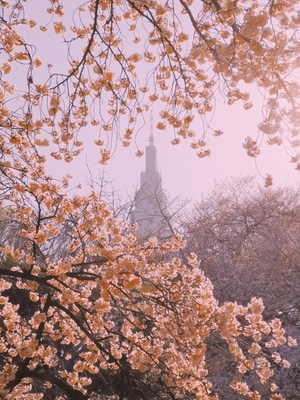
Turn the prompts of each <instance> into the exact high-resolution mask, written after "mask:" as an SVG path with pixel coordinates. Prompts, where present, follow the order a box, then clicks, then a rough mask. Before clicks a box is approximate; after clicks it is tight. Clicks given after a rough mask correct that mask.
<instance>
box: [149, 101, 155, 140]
mask: <svg viewBox="0 0 300 400" xmlns="http://www.w3.org/2000/svg"><path fill="white" fill-rule="evenodd" d="M153 143H154V136H153V110H152V109H151V110H150V137H149V144H150V145H153Z"/></svg>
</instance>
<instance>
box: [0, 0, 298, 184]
mask: <svg viewBox="0 0 300 400" xmlns="http://www.w3.org/2000/svg"><path fill="white" fill-rule="evenodd" d="M0 24H1V39H0V43H1V44H0V47H1V66H0V71H1V74H0V85H1V88H2V89H1V101H2V104H3V106H2V114H1V118H2V122H1V124H0V126H1V129H4V130H5V134H6V135H7V134H8V132H9V134H10V135H11V136H12V138H13V139H12V140H15V141H16V140H22V139H21V137H20V135H21V134H20V132H19V131H22V132H23V133H22V134H23V135H26V132H27V131H28V130H30V131H31V132H34V139H33V141H34V144H35V146H38V147H40V146H47V145H48V144H49V143H52V144H51V150H50V152H51V153H52V156H53V157H55V158H58V159H61V158H64V159H65V160H66V161H71V160H72V158H73V157H74V156H76V155H77V154H78V153H79V152H80V151H81V149H82V144H83V143H82V141H83V136H80V135H79V132H80V131H83V129H82V128H85V127H87V126H90V127H91V128H90V129H89V131H90V132H93V133H91V134H93V135H94V141H95V145H97V146H99V151H100V157H99V160H100V162H101V163H104V164H105V163H106V162H107V161H108V160H109V158H110V157H111V153H112V150H113V149H114V147H115V145H116V143H117V142H118V141H120V142H121V143H122V144H123V145H124V146H129V145H130V143H131V142H132V139H133V138H134V137H136V135H137V134H138V133H139V131H140V130H141V127H142V124H143V121H144V116H145V113H147V111H148V110H149V108H151V107H152V105H153V104H154V103H155V102H159V108H160V109H161V113H160V118H161V120H160V121H159V122H158V123H157V127H158V128H159V129H165V128H167V127H168V126H170V127H172V130H173V131H174V138H173V140H172V143H173V144H177V143H179V141H180V139H181V138H187V139H190V141H191V146H192V148H194V149H195V150H196V153H197V155H198V156H199V157H200V158H202V157H206V156H208V155H209V154H210V144H211V137H212V136H218V135H220V134H221V133H222V129H221V128H222V127H218V126H215V123H214V121H213V118H212V117H213V115H214V114H215V113H216V102H217V101H218V98H217V95H216V93H217V92H220V93H221V95H222V96H223V98H224V99H225V101H226V102H227V103H228V104H233V103H235V102H238V101H239V102H242V103H243V105H244V108H245V109H248V108H251V106H252V102H253V101H257V100H256V99H257V98H256V97H255V96H256V95H254V97H255V100H253V101H252V97H251V95H250V93H253V91H254V92H255V90H256V89H257V90H256V92H260V93H261V94H262V97H263V99H264V100H263V109H262V120H261V122H260V124H259V126H258V128H259V132H260V133H259V137H257V136H256V134H255V135H253V137H247V138H246V139H245V144H244V147H245V149H246V151H247V154H248V155H249V156H251V157H256V156H257V155H258V154H259V152H260V149H259V144H260V142H261V139H263V140H265V141H267V142H268V143H269V144H281V143H283V144H284V145H285V147H286V149H287V151H288V152H289V153H290V155H291V161H292V162H293V163H295V166H296V168H297V169H300V164H299V152H298V146H299V138H298V126H299V119H300V115H299V104H298V97H299V84H298V77H299V72H298V68H299V65H300V63H299V4H298V1H297V0H289V1H287V0H286V1H280V2H276V1H267V0H266V1H263V2H258V1H253V0H251V1H244V0H243V1H230V0H226V1H225V0H219V1H218V0H213V1H197V2H195V1H193V0H177V1H175V0H174V1H166V2H164V3H162V2H159V1H156V0H145V1H140V0H136V1H133V0H117V1H112V0H101V1H100V0H89V1H86V2H84V3H83V4H82V2H81V0H75V1H72V4H71V3H69V2H63V1H59V0H49V1H42V2H40V3H39V12H38V13H37V10H36V9H35V4H34V3H33V2H32V1H27V2H25V1H22V0H11V1H1V16H0ZM44 43H51V47H53V49H54V51H53V54H54V57H52V58H51V60H49V59H48V58H47V56H45V52H44V48H43V47H44ZM55 54H57V57H56V56H55ZM44 59H46V60H47V61H44ZM297 74H298V75H297ZM16 82H20V83H18V84H17V85H16ZM256 92H255V93H256ZM201 121H202V129H201V131H202V132H200V133H198V132H199V124H201ZM85 130H86V129H85ZM195 131H196V132H197V133H195ZM53 144H55V145H56V147H55V149H54V148H53ZM136 153H137V155H141V154H142V151H141V150H140V149H137V152H136ZM267 178H268V177H267ZM266 183H267V184H270V183H271V181H270V178H268V179H267V182H266Z"/></svg>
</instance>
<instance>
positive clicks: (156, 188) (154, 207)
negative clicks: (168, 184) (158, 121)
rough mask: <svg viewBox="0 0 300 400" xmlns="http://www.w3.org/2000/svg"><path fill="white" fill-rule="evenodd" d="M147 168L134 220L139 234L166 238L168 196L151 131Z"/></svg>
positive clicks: (136, 201)
mask: <svg viewBox="0 0 300 400" xmlns="http://www.w3.org/2000/svg"><path fill="white" fill-rule="evenodd" d="M145 155H146V169H145V171H143V172H141V177H140V188H139V190H138V191H137V192H136V195H135V201H134V211H133V220H134V222H137V224H138V229H137V236H139V237H141V238H143V239H145V238H149V237H151V236H157V237H160V238H165V237H167V236H169V234H170V232H169V229H168V223H167V218H168V217H167V207H166V203H167V202H166V196H165V194H164V191H163V188H162V180H161V176H160V173H159V171H158V168H157V150H156V147H155V145H154V137H153V134H152V132H151V134H150V137H149V145H148V146H146V154H145Z"/></svg>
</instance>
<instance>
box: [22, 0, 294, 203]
mask: <svg viewBox="0 0 300 400" xmlns="http://www.w3.org/2000/svg"><path fill="white" fill-rule="evenodd" d="M76 2H77V3H78V2H79V1H77V0H76ZM31 11H32V16H33V17H36V18H38V17H39V16H38V15H37V12H36V9H32V10H31ZM39 22H42V21H39ZM27 33H28V32H27ZM30 34H31V35H34V34H35V33H34V32H33V31H32V33H29V38H30ZM40 37H41V46H40V47H39V48H38V51H37V54H38V55H39V56H40V58H41V59H42V60H43V61H44V63H45V64H46V65H47V63H51V62H52V60H53V62H54V63H56V62H58V65H59V64H60V62H62V63H63V60H64V59H65V54H64V51H63V49H64V48H65V47H64V46H60V45H62V43H55V39H54V38H55V36H53V34H52V36H51V46H49V44H48V43H46V42H45V41H44V40H45V39H46V40H50V36H49V37H48V39H47V35H46V36H45V35H43V34H41V36H40ZM32 38H33V40H34V39H36V38H35V37H32ZM52 39H54V41H52ZM60 40H61V38H60ZM34 41H36V40H34ZM59 49H60V51H62V53H59ZM39 73H42V71H41V72H37V74H38V75H37V77H39ZM252 102H253V104H254V106H255V107H254V108H253V109H251V110H248V111H245V110H244V109H243V107H242V105H240V104H237V105H234V106H226V105H224V100H223V97H222V96H221V95H220V97H219V98H217V101H216V109H215V110H214V112H215V115H214V120H213V123H214V126H215V127H216V129H221V130H222V131H224V135H223V136H220V137H213V138H210V140H209V147H210V149H211V152H212V153H211V155H210V157H208V158H205V159H199V158H198V157H197V155H196V152H195V151H194V150H193V149H192V148H191V147H190V142H184V141H182V142H181V143H180V144H179V145H177V146H173V145H171V143H170V142H171V140H172V139H173V138H174V136H173V134H172V130H171V128H167V129H166V131H159V130H157V129H156V128H155V125H156V123H157V122H158V120H159V117H158V114H159V103H157V104H156V105H155V106H154V108H153V125H154V128H153V133H154V138H155V145H156V147H157V151H158V165H159V170H160V172H161V175H162V180H163V185H164V188H165V189H166V191H167V193H169V194H170V196H171V197H175V196H177V195H182V196H183V197H190V198H193V199H197V198H200V197H201V195H202V194H206V193H208V192H209V190H210V188H211V187H212V186H213V185H214V182H215V181H218V180H220V179H229V178H230V177H238V176H245V175H251V176H256V177H257V181H258V183H261V184H262V185H263V183H264V180H263V178H262V177H260V175H259V174H261V175H262V176H264V177H265V176H266V174H271V175H272V176H273V179H274V185H275V187H276V186H277V185H287V184H289V185H294V184H296V185H298V183H299V180H300V172H297V171H295V170H294V165H292V164H291V163H290V162H289V156H288V155H287V154H286V152H285V150H284V148H283V147H274V145H273V146H269V145H263V146H262V154H261V155H260V156H259V157H258V159H257V165H258V168H259V171H258V170H257V169H256V166H255V162H254V160H253V159H251V158H249V157H248V156H247V155H246V151H245V150H244V148H243V147H242V144H243V142H244V140H245V137H247V136H251V137H252V138H253V139H255V137H256V134H257V128H256V126H257V123H258V122H260V119H261V118H260V117H261V116H260V109H261V106H260V103H261V99H259V98H257V101H256V99H252ZM195 118H197V117H195ZM145 119H146V123H145V127H144V129H143V130H142V131H141V132H140V133H139V135H138V136H137V138H136V141H137V143H138V146H139V148H140V149H141V150H144V148H145V146H146V145H147V143H148V138H149V134H150V114H149V115H146V116H145ZM197 126H198V125H197ZM201 127H202V122H201V120H200V118H199V129H202V128H201ZM91 133H92V128H89V127H86V128H84V130H83V131H82V132H81V134H80V140H83V141H84V143H85V151H84V153H83V154H82V155H81V156H80V157H79V158H78V159H76V160H75V161H74V162H73V163H70V164H66V163H63V162H57V161H55V160H49V161H48V166H49V169H50V172H51V173H52V175H53V177H59V176H61V175H63V174H65V173H71V174H72V175H73V176H74V179H73V184H74V185H76V184H78V183H82V184H83V187H84V184H85V182H86V180H87V176H88V168H87V166H86V160H87V162H88V166H89V169H90V171H91V173H92V174H93V176H94V177H95V178H97V176H99V175H101V173H102V171H103V167H102V166H101V165H100V164H99V163H98V160H99V148H96V146H95V145H93V141H94V140H95V138H96V137H95V136H94V135H91ZM197 133H198V132H197ZM201 133H202V132H200V134H201ZM135 151H136V147H135V144H134V142H133V143H132V145H131V146H130V147H128V148H123V147H122V145H121V143H120V142H119V146H118V148H117V150H116V152H115V154H114V155H113V157H112V159H111V161H110V162H109V164H108V166H106V167H105V168H104V171H105V174H106V179H107V180H109V181H112V185H113V187H114V188H115V190H117V191H119V192H120V194H122V195H124V196H126V193H127V192H128V193H129V194H133V193H134V191H135V190H136V189H137V187H138V185H139V178H140V172H141V170H142V169H143V167H144V164H145V159H144V157H143V158H137V157H136V156H135V155H134V153H135Z"/></svg>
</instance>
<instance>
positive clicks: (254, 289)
mask: <svg viewBox="0 0 300 400" xmlns="http://www.w3.org/2000/svg"><path fill="white" fill-rule="evenodd" d="M299 210H300V209H299V189H293V188H288V187H287V188H281V189H272V190H271V189H270V188H268V189H264V188H259V187H256V186H255V185H254V183H253V179H252V178H249V177H246V178H240V179H232V180H229V181H224V182H221V183H219V184H218V185H216V186H215V188H214V190H213V191H212V193H211V194H210V195H209V196H207V198H205V199H203V201H201V202H199V203H198V204H197V205H196V206H195V208H194V210H193V211H192V212H191V215H192V218H191V217H190V218H188V223H187V226H186V232H185V238H186V240H187V246H186V248H185V250H184V251H188V250H191V249H192V250H193V251H195V252H196V253H197V254H199V256H201V268H202V269H203V271H204V273H205V274H206V276H207V277H209V278H210V279H211V281H212V283H213V285H214V295H215V297H216V298H217V299H218V300H219V301H220V302H221V303H222V302H225V301H237V302H239V303H240V304H244V305H245V304H247V303H248V302H249V300H250V299H251V298H252V297H261V298H262V299H263V301H264V305H265V310H264V314H263V315H264V317H265V318H266V320H267V321H270V320H271V319H273V318H276V317H277V318H278V317H280V319H281V321H282V323H283V326H284V328H285V329H286V331H287V332H289V334H290V335H292V336H294V337H295V338H297V339H298V341H299V339H300V337H299V326H300V307H299V306H300V305H299V300H298V299H299V294H300V280H299V239H300V238H299V221H300V219H299ZM213 339H214V340H213V341H211V344H212V345H211V346H210V347H209V351H208V355H210V356H211V357H208V359H209V358H211V360H210V362H209V364H210V365H211V367H212V370H213V374H214V375H215V376H216V375H218V380H219V382H218V383H219V386H220V388H223V392H222V395H224V384H223V383H224V382H222V379H224V376H225V374H224V370H225V371H227V375H228V376H230V374H231V373H232V372H231V370H230V359H228V358H227V357H222V356H221V354H222V351H221V350H220V347H221V348H222V344H221V341H220V340H219V339H218V337H217V336H215V337H214V338H213ZM216 349H217V350H216ZM283 354H284V353H283ZM299 357H300V348H299V346H298V347H297V348H296V349H293V351H292V353H291V354H290V356H289V360H290V362H291V363H292V364H293V368H291V369H290V370H289V371H283V370H279V371H276V374H277V376H278V377H279V379H278V380H279V381H280V382H281V383H280V389H281V390H282V391H284V392H285V394H286V395H287V397H288V398H291V399H292V398H297V397H298V396H299V389H300V387H299V384H298V382H299V372H300V371H299V367H298V360H299ZM224 364H226V366H225V365H224ZM221 378H222V379H221ZM222 384H223V386H222ZM224 398H232V399H233V398H234V396H233V394H232V393H231V394H228V393H227V396H226V395H225V397H224Z"/></svg>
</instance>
